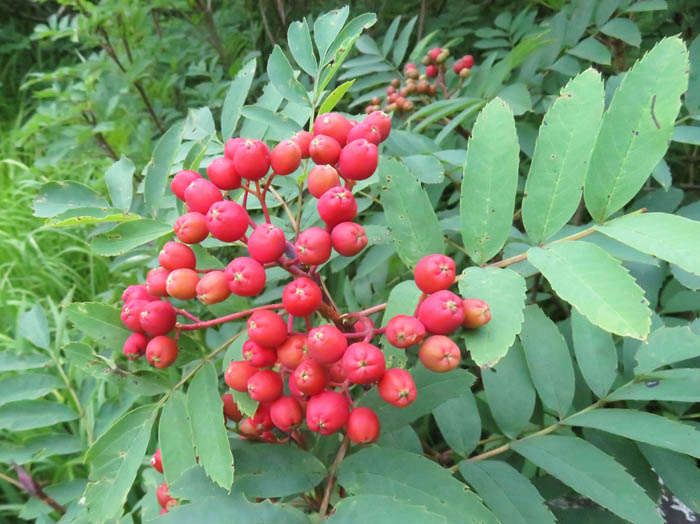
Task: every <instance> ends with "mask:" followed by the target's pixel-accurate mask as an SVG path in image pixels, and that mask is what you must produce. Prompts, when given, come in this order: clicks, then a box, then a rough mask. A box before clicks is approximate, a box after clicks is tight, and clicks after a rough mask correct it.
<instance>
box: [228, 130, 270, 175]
mask: <svg viewBox="0 0 700 524" xmlns="http://www.w3.org/2000/svg"><path fill="white" fill-rule="evenodd" d="M233 163H234V165H235V166H236V171H237V172H238V174H239V175H240V176H242V177H243V178H245V179H247V180H260V179H261V178H262V177H264V176H265V175H266V174H267V172H268V170H269V169H270V149H269V148H268V147H267V146H266V145H265V143H264V142H261V141H260V140H246V141H245V142H243V143H242V144H241V145H240V146H238V148H237V149H236V153H235V155H234V157H233Z"/></svg>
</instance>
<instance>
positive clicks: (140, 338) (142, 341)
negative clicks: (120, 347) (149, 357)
mask: <svg viewBox="0 0 700 524" xmlns="http://www.w3.org/2000/svg"><path fill="white" fill-rule="evenodd" d="M137 318H138V317H137ZM139 327H140V326H139ZM147 344H148V339H147V338H146V335H144V334H143V333H132V334H131V335H129V338H127V339H126V342H124V356H125V357H126V358H128V359H129V360H136V359H137V358H139V357H140V356H141V355H143V354H145V353H146V345H147Z"/></svg>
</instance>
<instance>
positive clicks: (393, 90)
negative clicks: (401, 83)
mask: <svg viewBox="0 0 700 524" xmlns="http://www.w3.org/2000/svg"><path fill="white" fill-rule="evenodd" d="M394 93H396V88H395V87H394V86H389V87H387V88H386V94H387V95H389V96H391V95H393V94H394Z"/></svg>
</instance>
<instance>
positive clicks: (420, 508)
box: [328, 494, 449, 524]
mask: <svg viewBox="0 0 700 524" xmlns="http://www.w3.org/2000/svg"><path fill="white" fill-rule="evenodd" d="M358 522H381V523H382V524H448V523H449V521H448V520H447V518H446V517H444V516H442V515H439V514H438V513H433V512H432V511H428V509H427V508H426V507H425V506H424V505H417V504H411V502H407V501H404V500H400V499H398V498H396V497H392V496H384V495H373V494H367V495H360V496H357V497H345V498H344V499H341V500H340V502H339V503H338V504H337V506H335V513H334V514H333V515H332V516H331V518H330V519H328V524H357V523H358Z"/></svg>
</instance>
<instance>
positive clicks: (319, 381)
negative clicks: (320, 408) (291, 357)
mask: <svg viewBox="0 0 700 524" xmlns="http://www.w3.org/2000/svg"><path fill="white" fill-rule="evenodd" d="M294 382H295V384H296V387H297V389H298V390H299V391H300V392H302V393H304V394H305V395H316V394H318V393H320V392H321V391H323V390H324V389H325V387H326V386H327V385H328V372H327V371H326V370H325V368H324V367H323V366H322V365H321V364H319V363H318V362H316V361H315V360H313V359H308V360H304V361H303V362H302V363H301V364H299V365H298V366H297V368H296V369H295V370H294Z"/></svg>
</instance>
